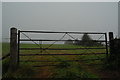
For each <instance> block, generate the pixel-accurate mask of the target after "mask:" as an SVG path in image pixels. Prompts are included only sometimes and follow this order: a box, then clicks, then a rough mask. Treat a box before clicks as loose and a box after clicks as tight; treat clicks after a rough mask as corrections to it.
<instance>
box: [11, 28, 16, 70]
mask: <svg viewBox="0 0 120 80" xmlns="http://www.w3.org/2000/svg"><path fill="white" fill-rule="evenodd" d="M17 58H18V53H17V29H16V28H11V29H10V70H12V71H14V70H15V69H16V68H17V60H18V59H17Z"/></svg>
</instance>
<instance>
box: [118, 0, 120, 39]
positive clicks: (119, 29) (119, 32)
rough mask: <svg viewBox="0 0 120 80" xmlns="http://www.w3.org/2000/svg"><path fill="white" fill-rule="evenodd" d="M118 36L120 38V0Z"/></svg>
mask: <svg viewBox="0 0 120 80" xmlns="http://www.w3.org/2000/svg"><path fill="white" fill-rule="evenodd" d="M118 37H119V38H120V1H119V2H118Z"/></svg>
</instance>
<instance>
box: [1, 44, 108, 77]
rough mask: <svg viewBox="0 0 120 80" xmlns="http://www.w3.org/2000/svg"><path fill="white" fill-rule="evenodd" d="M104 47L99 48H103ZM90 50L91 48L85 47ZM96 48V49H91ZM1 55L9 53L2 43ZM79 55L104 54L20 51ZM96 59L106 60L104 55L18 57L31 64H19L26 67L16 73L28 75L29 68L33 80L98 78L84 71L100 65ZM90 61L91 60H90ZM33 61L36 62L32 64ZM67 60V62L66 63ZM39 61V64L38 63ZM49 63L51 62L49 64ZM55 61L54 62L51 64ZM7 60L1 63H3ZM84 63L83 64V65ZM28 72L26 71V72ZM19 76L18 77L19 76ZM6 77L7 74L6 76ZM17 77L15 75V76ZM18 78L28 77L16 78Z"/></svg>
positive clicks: (65, 51) (67, 46) (27, 46)
mask: <svg viewBox="0 0 120 80" xmlns="http://www.w3.org/2000/svg"><path fill="white" fill-rule="evenodd" d="M49 46H50V45H49V44H42V48H48V47H49ZM103 47H104V46H99V48H103ZM20 48H40V46H37V45H35V44H20ZM50 48H84V47H83V46H77V45H63V44H54V45H52V46H51V47H50ZM87 48H91V47H87ZM92 48H98V47H95V46H94V47H92ZM2 49H3V55H5V54H6V53H8V52H9V44H8V43H3V48H2ZM35 53H37V54H39V53H40V54H46V53H49V54H81V53H89V54H90V53H105V49H98V50H97V49H90V50H46V51H40V50H21V51H20V54H35ZM98 58H103V59H104V58H106V55H105V54H100V55H52V56H51V55H50V56H20V61H25V60H33V61H32V62H20V65H25V66H26V65H28V66H26V68H25V69H24V68H23V67H22V68H21V71H20V70H18V73H20V74H21V73H22V72H24V71H26V73H27V74H30V73H29V71H30V68H31V69H32V70H31V71H33V73H34V72H35V73H34V74H31V75H32V76H31V77H34V78H99V76H98V75H96V74H94V73H93V72H91V70H87V69H88V68H87V69H85V67H87V66H86V65H85V64H87V65H89V64H90V65H91V64H102V63H103V62H102V60H93V59H98ZM90 59H92V60H90ZM34 60H36V61H38V62H34ZM66 60H68V62H66ZM69 60H79V62H71V61H69ZM40 61H41V62H40ZM49 61H51V62H49ZM53 61H55V62H53ZM5 62H7V60H5V61H3V63H5ZM84 63H85V64H84ZM44 65H57V66H44ZM31 66H42V67H31ZM92 67H93V68H95V67H96V69H97V68H101V67H102V66H99V65H92ZM27 68H28V69H27ZM27 70H28V71H27ZM20 74H19V75H20ZM6 75H7V74H6ZM16 76H17V75H16ZM19 77H29V75H27V76H25V75H22V76H17V78H19Z"/></svg>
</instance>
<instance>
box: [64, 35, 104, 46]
mask: <svg viewBox="0 0 120 80" xmlns="http://www.w3.org/2000/svg"><path fill="white" fill-rule="evenodd" d="M64 44H72V45H81V46H102V45H103V44H102V43H101V42H97V41H95V40H93V39H92V38H91V37H90V36H89V35H88V34H87V33H85V34H84V35H83V36H82V38H81V40H78V39H75V40H74V41H73V40H71V39H68V40H67V41H65V42H64Z"/></svg>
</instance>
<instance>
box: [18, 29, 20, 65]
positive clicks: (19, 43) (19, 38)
mask: <svg viewBox="0 0 120 80" xmlns="http://www.w3.org/2000/svg"><path fill="white" fill-rule="evenodd" d="M19 54H20V30H18V65H19Z"/></svg>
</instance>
